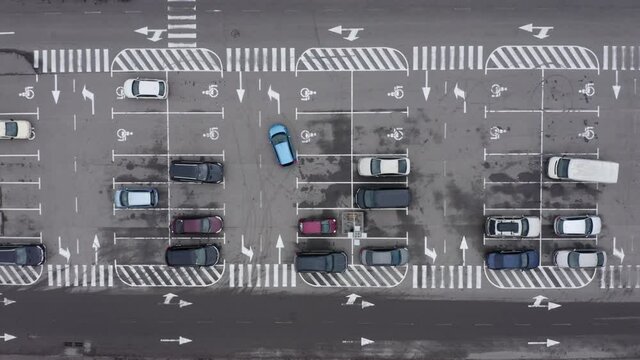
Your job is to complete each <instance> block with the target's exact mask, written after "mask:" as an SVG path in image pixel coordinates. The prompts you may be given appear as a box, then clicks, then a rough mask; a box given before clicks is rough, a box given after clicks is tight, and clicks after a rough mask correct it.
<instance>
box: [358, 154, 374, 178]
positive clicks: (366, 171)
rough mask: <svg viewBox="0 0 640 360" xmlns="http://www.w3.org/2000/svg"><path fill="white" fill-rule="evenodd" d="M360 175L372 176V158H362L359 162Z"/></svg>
mask: <svg viewBox="0 0 640 360" xmlns="http://www.w3.org/2000/svg"><path fill="white" fill-rule="evenodd" d="M358 174H360V175H363V176H371V158H362V159H360V160H359V161H358Z"/></svg>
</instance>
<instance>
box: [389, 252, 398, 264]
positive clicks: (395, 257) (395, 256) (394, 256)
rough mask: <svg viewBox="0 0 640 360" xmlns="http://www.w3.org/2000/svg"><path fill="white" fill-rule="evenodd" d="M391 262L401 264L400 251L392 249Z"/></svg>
mask: <svg viewBox="0 0 640 360" xmlns="http://www.w3.org/2000/svg"><path fill="white" fill-rule="evenodd" d="M391 263H392V264H400V251H392V252H391Z"/></svg>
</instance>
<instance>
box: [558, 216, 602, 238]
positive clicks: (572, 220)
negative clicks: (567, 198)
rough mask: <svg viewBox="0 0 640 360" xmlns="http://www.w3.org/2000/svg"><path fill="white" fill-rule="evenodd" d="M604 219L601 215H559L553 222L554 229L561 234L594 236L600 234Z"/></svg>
mask: <svg viewBox="0 0 640 360" xmlns="http://www.w3.org/2000/svg"><path fill="white" fill-rule="evenodd" d="M601 229H602V221H601V220H600V217H599V216H595V215H582V216H558V217H556V219H555V220H554V222H553V230H554V231H555V232H556V235H559V236H592V235H598V234H600V230H601Z"/></svg>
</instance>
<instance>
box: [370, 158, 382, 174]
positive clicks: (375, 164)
mask: <svg viewBox="0 0 640 360" xmlns="http://www.w3.org/2000/svg"><path fill="white" fill-rule="evenodd" d="M380 162H381V161H380V160H378V159H373V160H371V174H373V175H377V174H380Z"/></svg>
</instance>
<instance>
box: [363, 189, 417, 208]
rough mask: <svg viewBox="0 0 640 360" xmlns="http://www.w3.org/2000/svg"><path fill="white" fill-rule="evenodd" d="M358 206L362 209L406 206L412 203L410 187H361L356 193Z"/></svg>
mask: <svg viewBox="0 0 640 360" xmlns="http://www.w3.org/2000/svg"><path fill="white" fill-rule="evenodd" d="M355 203H356V206H357V207H359V208H361V209H374V208H405V207H408V206H409V204H410V203H411V192H410V191H409V189H408V188H368V187H360V188H358V190H357V191H356V194H355Z"/></svg>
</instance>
